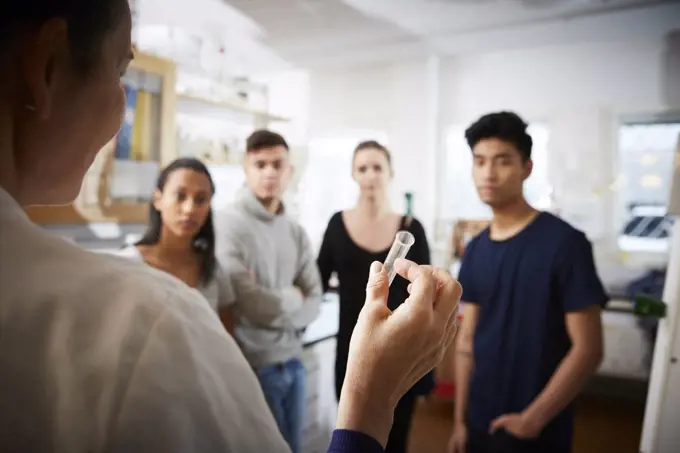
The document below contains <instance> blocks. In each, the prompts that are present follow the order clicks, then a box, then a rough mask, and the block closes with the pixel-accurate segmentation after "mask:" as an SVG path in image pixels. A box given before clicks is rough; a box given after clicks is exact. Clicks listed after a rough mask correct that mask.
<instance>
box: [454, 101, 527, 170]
mask: <svg viewBox="0 0 680 453" xmlns="http://www.w3.org/2000/svg"><path fill="white" fill-rule="evenodd" d="M486 138H497V139H499V140H503V141H504V142H508V143H511V144H512V145H514V146H515V148H517V151H519V153H520V155H521V156H522V160H523V161H524V162H526V161H528V160H529V159H531V147H532V146H533V142H532V140H531V136H530V135H529V134H527V123H525V122H524V120H522V118H520V117H519V115H517V114H516V113H513V112H497V113H489V114H487V115H484V116H483V117H481V118H480V119H478V120H477V121H476V122H475V123H473V124H472V125H471V126H470V127H469V128H468V129H467V130H466V131H465V139H466V140H467V142H468V145H469V146H470V148H473V147H474V146H475V145H476V144H477V143H479V142H480V141H482V140H484V139H486Z"/></svg>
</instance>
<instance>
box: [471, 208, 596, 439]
mask: <svg viewBox="0 0 680 453" xmlns="http://www.w3.org/2000/svg"><path fill="white" fill-rule="evenodd" d="M459 280H460V283H461V285H462V286H463V296H462V298H461V299H462V300H463V301H464V302H467V303H474V304H477V305H479V307H480V313H479V320H478V324H477V327H476V329H475V335H474V360H475V369H474V372H473V375H472V379H471V381H470V395H469V402H468V428H469V429H470V430H471V431H473V432H478V433H480V434H481V433H486V432H488V430H489V425H490V424H491V422H492V421H493V420H494V419H495V418H496V417H498V416H500V415H503V414H507V413H515V412H521V411H522V410H524V409H525V408H526V407H527V406H529V404H530V403H531V402H532V401H533V400H534V399H535V398H536V396H538V394H539V393H540V392H541V391H542V390H543V388H544V387H545V386H546V384H547V383H548V380H549V379H550V378H551V376H552V375H553V374H554V372H555V370H556V369H557V367H558V365H559V364H560V362H561V361H562V359H563V358H564V356H565V355H566V354H567V352H568V351H569V348H570V347H571V341H570V339H569V335H568V333H567V329H566V323H565V315H566V314H567V313H569V312H575V311H580V310H583V309H585V308H586V307H588V306H590V305H594V304H595V305H604V304H606V302H607V300H608V297H607V294H606V292H605V290H604V288H603V286H602V283H601V282H600V279H599V278H598V276H597V272H596V270H595V264H594V260H593V252H592V247H591V245H590V242H589V241H588V239H587V238H586V236H585V235H584V234H583V233H582V232H580V231H578V230H576V229H575V228H573V227H572V226H570V225H569V224H568V223H566V222H564V221H563V220H561V219H559V218H557V217H555V216H554V215H552V214H549V213H545V212H543V213H540V214H538V216H537V217H536V218H535V219H534V220H533V221H532V222H531V223H530V224H529V225H528V226H527V227H525V228H524V229H523V230H522V231H521V232H519V233H518V234H517V235H515V236H513V237H511V238H509V239H506V240H502V241H494V240H492V239H491V238H490V237H489V228H487V229H486V230H484V231H483V232H481V233H480V234H479V235H478V236H477V237H475V238H474V239H472V240H471V241H470V243H469V244H468V245H467V246H466V249H465V256H464V258H463V262H462V266H461V269H460V273H459ZM571 412H572V411H571V408H567V409H566V410H565V411H563V412H562V413H560V414H559V415H558V416H557V417H555V418H554V419H553V420H552V421H551V422H550V423H549V424H548V425H547V426H546V427H545V428H544V430H543V431H542V433H541V435H540V437H539V439H538V441H537V442H538V443H540V444H541V445H544V446H546V447H547V448H552V449H548V450H547V451H570V448H571V437H572V423H573V420H572V413H571Z"/></svg>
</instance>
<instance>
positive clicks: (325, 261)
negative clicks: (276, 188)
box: [317, 212, 434, 395]
mask: <svg viewBox="0 0 680 453" xmlns="http://www.w3.org/2000/svg"><path fill="white" fill-rule="evenodd" d="M400 230H407V231H409V232H410V233H411V234H413V237H414V238H415V243H414V244H413V246H412V247H411V249H410V250H409V252H408V254H407V255H406V258H408V259H410V260H412V261H415V262H416V263H418V264H430V248H429V246H428V244H427V237H426V236H425V230H424V229H423V226H422V225H421V223H420V222H419V221H418V220H417V219H415V218H412V217H406V216H404V217H402V220H401V226H400ZM387 252H389V248H387V249H385V250H382V251H380V252H377V253H374V252H371V251H368V250H366V249H364V248H361V247H359V246H358V245H357V244H356V243H355V242H354V241H353V240H352V238H351V237H350V236H349V233H348V232H347V228H345V222H344V221H343V220H342V213H341V212H337V213H335V214H334V215H333V217H331V220H330V221H329V222H328V227H327V228H326V232H325V234H324V237H323V242H322V244H321V249H320V251H319V258H318V260H317V263H318V265H319V271H320V273H321V283H322V284H323V287H324V292H325V291H328V281H329V279H330V277H331V274H332V273H333V272H335V273H336V274H337V276H338V280H339V282H340V283H339V288H338V290H339V293H340V294H339V295H340V325H339V329H338V345H337V355H336V360H335V372H336V376H335V378H336V393H337V394H338V395H339V393H340V388H341V387H342V381H343V380H344V376H345V371H346V368H347V356H348V354H349V341H350V338H351V336H352V330H354V326H355V325H356V323H357V320H358V318H359V313H360V312H361V308H362V307H363V305H364V302H365V300H366V284H367V283H368V271H369V268H370V267H371V263H372V262H373V261H380V262H384V261H385V259H386V258H387ZM407 287H408V282H407V281H406V279H404V278H403V277H401V276H399V275H397V276H396V278H395V279H394V281H393V282H392V286H391V287H390V295H389V297H388V301H387V303H388V306H389V307H390V308H391V309H392V310H394V309H395V308H397V307H398V306H399V305H401V304H402V303H403V302H404V300H405V299H406V298H407V297H408V291H407ZM433 387H434V378H433V376H432V374H431V373H430V374H428V375H427V376H425V377H424V378H423V379H422V380H421V381H420V382H419V383H418V384H416V386H415V387H414V389H413V391H415V392H416V393H417V394H427V393H429V392H431V391H432V388H433Z"/></svg>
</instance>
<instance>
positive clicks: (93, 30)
mask: <svg viewBox="0 0 680 453" xmlns="http://www.w3.org/2000/svg"><path fill="white" fill-rule="evenodd" d="M5 3H6V5H3V6H2V8H0V51H4V50H5V49H6V48H7V47H8V45H10V44H11V40H12V39H13V38H14V37H15V36H16V35H17V33H18V32H19V31H20V29H21V27H25V26H30V25H41V24H42V23H44V22H46V21H48V20H50V19H53V18H63V19H64V20H66V23H67V24H68V39H69V45H70V47H71V52H73V57H74V63H75V65H76V67H77V68H78V69H79V70H81V71H82V72H83V73H88V72H89V71H90V70H91V69H92V68H93V67H94V66H95V65H96V64H97V62H98V60H99V58H100V55H101V46H102V44H103V42H104V39H105V38H106V36H107V35H108V34H109V33H110V32H111V31H113V30H114V29H115V28H116V26H117V25H118V23H119V21H120V20H121V18H122V17H124V15H125V14H126V13H129V4H128V2H127V0H20V1H9V2H5Z"/></svg>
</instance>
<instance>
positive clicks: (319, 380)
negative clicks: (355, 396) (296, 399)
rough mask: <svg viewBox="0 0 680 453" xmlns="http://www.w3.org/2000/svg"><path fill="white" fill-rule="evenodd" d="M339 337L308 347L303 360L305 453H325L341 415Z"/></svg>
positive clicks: (303, 452) (303, 451)
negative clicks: (337, 395) (337, 396)
mask: <svg viewBox="0 0 680 453" xmlns="http://www.w3.org/2000/svg"><path fill="white" fill-rule="evenodd" d="M335 346H336V340H335V338H329V339H326V340H322V341H320V342H318V343H315V344H314V345H312V346H309V347H307V348H305V350H304V352H303V354H302V363H303V364H304V366H305V370H306V371H307V396H306V399H307V401H306V414H305V420H306V421H305V430H304V433H303V440H302V453H325V452H326V451H327V450H328V444H329V443H330V441H331V437H332V435H333V429H334V428H335V422H336V416H337V410H338V406H337V402H336V400H335V384H334V382H335Z"/></svg>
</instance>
